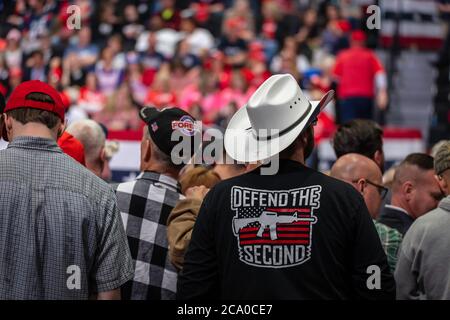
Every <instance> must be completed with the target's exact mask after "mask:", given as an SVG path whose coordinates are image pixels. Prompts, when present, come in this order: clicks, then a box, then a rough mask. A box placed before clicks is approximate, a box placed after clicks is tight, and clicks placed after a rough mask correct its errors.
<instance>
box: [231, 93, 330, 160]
mask: <svg viewBox="0 0 450 320" xmlns="http://www.w3.org/2000/svg"><path fill="white" fill-rule="evenodd" d="M333 97H334V91H333V90H330V91H328V92H327V93H326V94H325V95H324V96H323V97H322V99H320V101H311V105H312V108H311V110H310V111H309V113H308V114H307V115H306V116H305V117H304V119H303V120H302V121H301V122H300V123H299V124H298V125H296V126H295V127H294V128H292V129H291V130H289V131H287V132H285V133H283V134H281V135H278V136H275V137H273V138H271V139H264V140H261V139H260V140H258V139H257V137H256V136H255V135H254V134H253V131H252V130H251V123H250V120H249V117H248V114H247V109H246V106H244V107H242V108H241V109H239V110H238V111H237V112H236V113H235V114H234V116H233V117H232V118H231V120H230V123H229V124H228V127H227V130H226V131H225V137H224V146H225V150H226V152H227V153H228V155H229V156H230V157H231V158H233V159H234V160H237V161H239V162H245V163H248V162H256V161H261V160H266V159H269V158H270V157H272V156H274V155H276V154H278V153H280V152H281V151H283V150H284V149H286V148H287V147H288V146H289V145H290V144H291V143H292V142H294V140H295V139H296V138H297V137H298V136H299V135H300V134H301V133H302V131H303V130H304V129H305V128H307V127H309V125H310V124H311V123H312V122H313V121H314V119H315V118H316V117H317V116H318V115H319V113H320V112H321V111H322V110H323V109H324V108H325V107H326V105H327V104H328V103H329V102H330V101H331V100H332V99H333Z"/></svg>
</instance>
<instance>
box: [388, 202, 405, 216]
mask: <svg viewBox="0 0 450 320" xmlns="http://www.w3.org/2000/svg"><path fill="white" fill-rule="evenodd" d="M385 207H386V208H389V209H393V210H398V211H401V212H403V213H404V214H406V215H407V216H409V213H408V211H406V210H405V209H403V208H400V207H397V206H393V205H392V204H387V205H385Z"/></svg>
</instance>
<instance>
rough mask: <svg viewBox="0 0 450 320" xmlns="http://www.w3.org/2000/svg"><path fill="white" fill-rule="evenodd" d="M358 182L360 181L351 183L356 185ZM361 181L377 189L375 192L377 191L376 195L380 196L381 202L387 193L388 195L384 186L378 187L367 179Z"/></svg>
mask: <svg viewBox="0 0 450 320" xmlns="http://www.w3.org/2000/svg"><path fill="white" fill-rule="evenodd" d="M360 180H361V179H359V180H354V181H352V182H353V183H357V182H359V181H360ZM362 180H364V181H365V182H366V183H367V184H370V185H372V186H374V187H376V188H377V191H378V193H379V194H380V197H381V199H382V200H384V198H386V195H387V193H388V191H389V189H388V188H386V187H384V186H382V185H379V184H377V183H375V182H372V181H370V180H369V179H362Z"/></svg>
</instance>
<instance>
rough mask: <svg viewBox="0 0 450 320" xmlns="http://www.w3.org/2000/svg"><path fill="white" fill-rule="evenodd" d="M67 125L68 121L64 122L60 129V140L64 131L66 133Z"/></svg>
mask: <svg viewBox="0 0 450 320" xmlns="http://www.w3.org/2000/svg"><path fill="white" fill-rule="evenodd" d="M66 124H67V120H66V121H64V122H61V124H60V125H59V128H58V139H59V138H60V137H61V136H62V135H63V133H64V131H66Z"/></svg>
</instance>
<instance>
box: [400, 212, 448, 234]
mask: <svg viewBox="0 0 450 320" xmlns="http://www.w3.org/2000/svg"><path fill="white" fill-rule="evenodd" d="M449 223H450V214H449V213H448V212H446V211H444V210H442V209H441V208H436V209H434V210H431V211H430V212H428V213H426V214H424V215H423V216H421V217H419V218H417V219H416V220H415V221H414V223H413V224H412V225H411V228H410V229H409V230H408V233H409V232H411V233H424V232H425V231H427V232H426V233H430V234H437V233H436V231H437V230H439V229H448V225H449Z"/></svg>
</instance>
